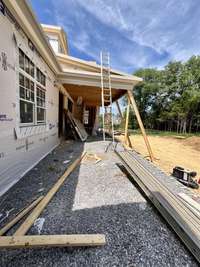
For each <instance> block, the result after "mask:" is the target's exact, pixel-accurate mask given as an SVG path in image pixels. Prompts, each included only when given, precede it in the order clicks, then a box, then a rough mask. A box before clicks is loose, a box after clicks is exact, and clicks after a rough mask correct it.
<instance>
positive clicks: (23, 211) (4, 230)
mask: <svg viewBox="0 0 200 267" xmlns="http://www.w3.org/2000/svg"><path fill="white" fill-rule="evenodd" d="M43 198H44V196H40V197H38V198H37V199H36V200H35V201H33V202H32V203H31V204H30V205H28V206H27V207H26V208H24V209H23V210H21V211H20V212H19V213H18V214H16V215H15V218H14V219H12V220H11V221H10V222H9V223H7V224H6V225H5V226H4V227H3V228H2V229H1V230H0V236H2V235H4V234H5V233H6V232H7V231H8V230H9V229H10V228H12V227H13V226H14V225H15V224H16V223H17V222H19V221H20V220H21V219H22V218H23V217H24V216H25V215H26V214H27V213H29V212H30V211H31V210H32V209H33V208H34V207H35V206H37V204H38V203H39V202H40V201H41V200H42V199H43Z"/></svg>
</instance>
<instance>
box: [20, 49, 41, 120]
mask: <svg viewBox="0 0 200 267" xmlns="http://www.w3.org/2000/svg"><path fill="white" fill-rule="evenodd" d="M36 71H37V74H36V77H37V80H36V79H34V77H35V66H34V64H33V62H32V61H31V60H30V59H29V58H28V57H27V56H26V55H25V54H24V52H23V51H22V50H21V49H19V105H20V123H21V124H28V125H29V124H31V125H34V124H42V123H45V119H46V96H45V94H46V90H45V84H46V80H45V79H46V77H45V75H44V74H43V73H42V72H41V71H40V70H39V69H38V68H37V69H36ZM39 83H40V84H41V85H39Z"/></svg>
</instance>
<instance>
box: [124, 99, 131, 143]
mask: <svg viewBox="0 0 200 267" xmlns="http://www.w3.org/2000/svg"><path fill="white" fill-rule="evenodd" d="M129 110H130V99H129V97H128V105H127V109H126V121H125V135H124V140H125V144H127V139H128V123H129Z"/></svg>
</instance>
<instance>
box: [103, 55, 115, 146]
mask: <svg viewBox="0 0 200 267" xmlns="http://www.w3.org/2000/svg"><path fill="white" fill-rule="evenodd" d="M100 57H101V102H102V123H103V140H104V141H106V133H108V134H109V135H111V137H112V143H113V144H114V127H113V113H112V87H111V77H110V55H109V53H108V52H101V54H100Z"/></svg>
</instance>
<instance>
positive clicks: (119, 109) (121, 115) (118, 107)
mask: <svg viewBox="0 0 200 267" xmlns="http://www.w3.org/2000/svg"><path fill="white" fill-rule="evenodd" d="M115 103H116V106H117V109H118V112H119V115H120V117H121V118H122V119H123V114H122V111H121V108H120V105H119V102H118V100H116V102H115Z"/></svg>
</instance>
